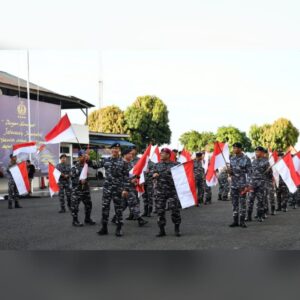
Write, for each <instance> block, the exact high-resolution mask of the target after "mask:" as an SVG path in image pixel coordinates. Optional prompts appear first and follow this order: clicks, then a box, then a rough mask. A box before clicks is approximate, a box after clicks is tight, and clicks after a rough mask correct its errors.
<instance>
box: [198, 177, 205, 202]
mask: <svg viewBox="0 0 300 300" xmlns="http://www.w3.org/2000/svg"><path fill="white" fill-rule="evenodd" d="M196 187H197V198H198V203H203V198H204V191H205V182H204V180H203V178H197V177H196Z"/></svg>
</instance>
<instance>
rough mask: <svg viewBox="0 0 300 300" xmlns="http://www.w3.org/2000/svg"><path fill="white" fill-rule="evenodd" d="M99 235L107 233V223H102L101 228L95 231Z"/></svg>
mask: <svg viewBox="0 0 300 300" xmlns="http://www.w3.org/2000/svg"><path fill="white" fill-rule="evenodd" d="M97 234H99V235H107V234H108V230H107V224H102V228H101V229H100V230H99V231H98V232H97Z"/></svg>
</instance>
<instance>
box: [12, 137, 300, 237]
mask: <svg viewBox="0 0 300 300" xmlns="http://www.w3.org/2000/svg"><path fill="white" fill-rule="evenodd" d="M172 152H173V153H172ZM204 154H205V153H204V152H203V151H202V152H198V153H196V157H195V159H194V177H195V182H196V188H197V198H198V205H197V206H198V207H199V206H201V204H203V205H206V204H211V200H212V191H211V187H210V186H208V185H207V182H206V179H205V178H206V176H205V172H206V171H205V165H206V166H207V164H208V162H206V161H205V160H206V159H207V158H206V156H205V155H204ZM174 155H175V157H176V155H177V151H176V150H173V151H172V150H171V149H169V148H162V149H161V151H160V162H158V163H153V162H152V161H151V160H150V161H149V162H148V165H147V170H146V171H145V172H144V177H145V182H144V184H143V185H142V187H141V185H140V184H139V180H140V178H139V176H135V175H131V174H130V170H132V169H133V167H134V166H135V165H136V163H137V162H138V160H139V158H138V157H137V149H136V147H135V146H133V147H131V148H127V149H124V150H123V151H122V150H121V146H120V144H119V143H114V144H113V145H112V146H111V156H110V157H109V158H105V159H100V160H99V161H92V160H90V158H89V155H88V154H87V153H86V152H85V151H83V150H80V151H79V153H78V160H77V161H76V162H75V164H74V165H73V166H72V167H71V166H70V165H68V164H67V156H66V155H65V154H62V155H61V156H60V163H59V164H58V165H57V166H56V168H57V169H58V170H59V171H60V172H61V176H60V179H59V183H58V184H59V200H60V210H59V213H65V212H66V204H67V206H68V209H69V211H70V212H71V215H72V224H73V226H75V227H82V226H83V223H81V222H80V221H79V218H78V212H79V205H80V203H81V202H82V203H83V205H84V209H85V219H84V223H85V224H86V225H95V224H96V222H95V221H94V220H93V219H92V218H91V213H92V201H91V192H90V187H89V183H88V179H81V178H82V177H81V174H82V170H83V168H84V166H85V164H88V166H89V167H92V168H94V169H98V168H104V169H105V178H104V183H103V198H102V219H101V228H100V230H99V231H98V232H97V233H98V234H99V235H101V236H102V235H107V234H108V224H109V215H110V207H111V202H112V203H113V207H114V216H113V218H112V219H111V222H112V223H114V224H115V227H116V229H115V235H116V236H117V237H120V236H122V235H123V232H122V227H123V224H124V222H123V212H124V211H125V210H126V209H127V208H128V209H129V216H128V218H127V219H126V220H132V221H136V222H137V225H138V226H140V227H142V226H144V225H146V224H147V223H148V222H147V221H146V220H145V219H144V218H145V217H151V214H152V213H155V214H157V224H158V227H159V232H158V234H157V237H163V236H165V235H166V231H165V226H166V211H167V210H170V212H171V220H172V222H173V224H174V233H175V236H177V237H179V236H180V235H181V233H180V224H181V213H180V210H181V205H180V202H179V199H178V196H177V192H176V188H175V185H174V181H173V178H172V174H171V168H172V167H174V166H175V165H177V164H178V162H177V161H176V159H175V160H174V159H171V158H172V157H174ZM279 155H280V156H283V153H280V154H279ZM15 164H16V157H15V156H13V155H11V163H10V165H9V167H8V169H7V171H8V174H9V181H8V187H9V197H8V200H9V208H11V207H12V201H13V200H14V201H15V207H16V208H18V207H20V205H19V200H18V199H19V197H18V191H17V188H16V184H15V182H14V180H13V177H12V176H11V174H10V172H9V168H10V167H12V166H13V165H15ZM217 176H218V181H219V194H218V200H223V201H227V200H229V198H231V201H232V207H233V223H232V224H230V227H238V226H240V227H242V228H246V227H247V225H246V222H250V221H252V213H253V209H254V204H255V200H256V216H255V217H256V219H257V221H259V222H262V221H263V220H264V219H266V218H267V215H268V214H271V215H275V210H276V211H284V212H286V211H287V205H288V200H289V198H290V199H291V203H292V205H293V207H294V208H296V206H297V204H298V205H299V204H300V203H299V201H300V191H299V190H298V191H297V193H295V194H289V190H288V188H287V186H286V184H285V183H284V181H283V180H282V178H280V181H279V186H278V187H276V186H275V183H274V178H273V174H272V168H271V166H270V163H269V158H268V151H266V150H265V149H264V148H263V147H257V148H256V149H255V159H254V160H253V161H252V162H251V160H250V158H249V157H248V156H246V155H245V154H244V153H243V147H242V144H241V143H235V144H233V154H232V155H231V157H230V163H229V164H227V165H226V167H225V168H223V169H222V170H218V171H217ZM139 188H142V189H143V194H142V199H143V202H144V212H143V214H142V213H141V208H140V198H141V197H139V192H138V191H139ZM275 198H276V199H277V209H276V207H275Z"/></svg>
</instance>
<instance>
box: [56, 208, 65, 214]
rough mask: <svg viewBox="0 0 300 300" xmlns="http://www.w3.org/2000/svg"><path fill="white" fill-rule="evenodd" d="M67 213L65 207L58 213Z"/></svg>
mask: <svg viewBox="0 0 300 300" xmlns="http://www.w3.org/2000/svg"><path fill="white" fill-rule="evenodd" d="M65 212H66V209H65V208H64V207H62V208H61V209H60V211H59V212H58V213H59V214H63V213H65Z"/></svg>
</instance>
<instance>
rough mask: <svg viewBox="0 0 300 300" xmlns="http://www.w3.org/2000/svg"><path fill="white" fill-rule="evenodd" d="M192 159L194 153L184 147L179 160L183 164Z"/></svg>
mask: <svg viewBox="0 0 300 300" xmlns="http://www.w3.org/2000/svg"><path fill="white" fill-rule="evenodd" d="M190 160H192V155H191V154H190V152H189V151H187V150H185V149H183V150H182V151H181V153H180V156H179V158H178V162H180V163H181V164H183V163H185V162H188V161H190Z"/></svg>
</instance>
